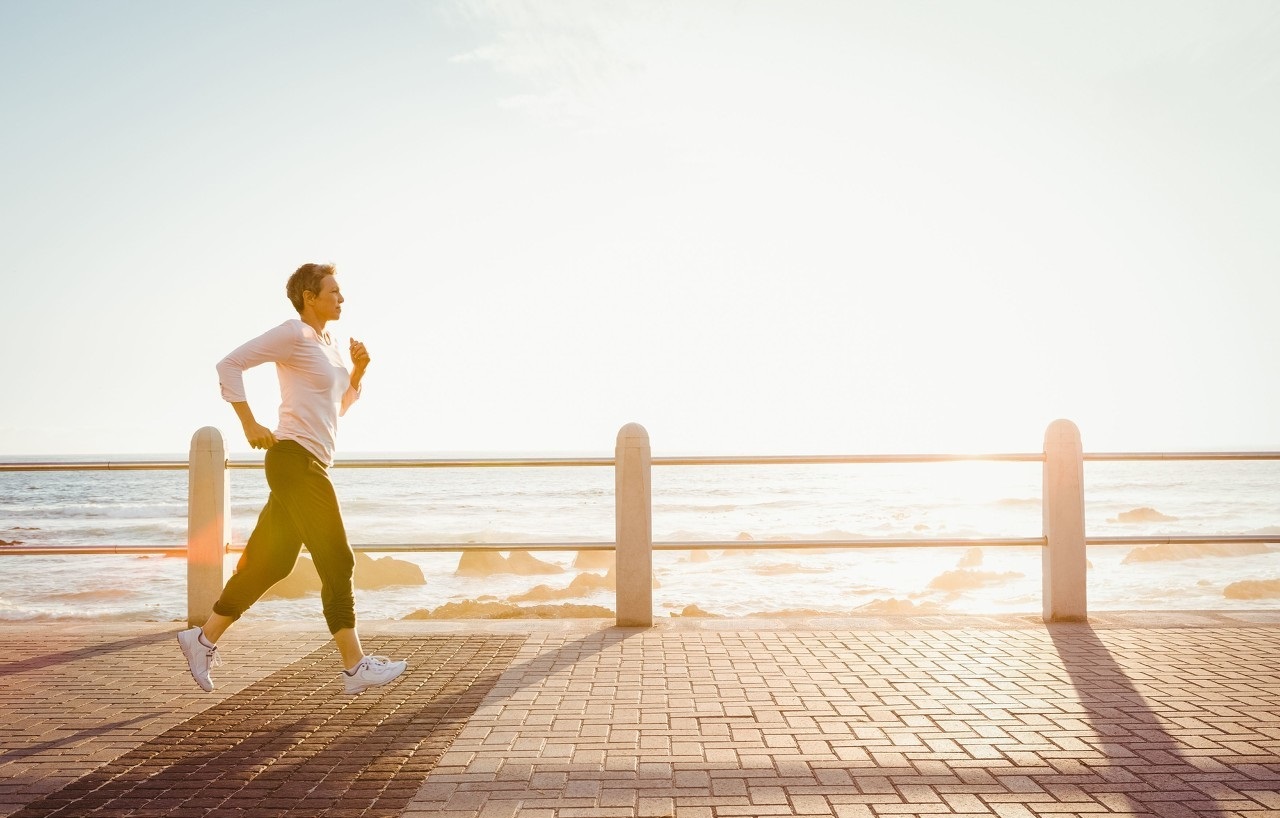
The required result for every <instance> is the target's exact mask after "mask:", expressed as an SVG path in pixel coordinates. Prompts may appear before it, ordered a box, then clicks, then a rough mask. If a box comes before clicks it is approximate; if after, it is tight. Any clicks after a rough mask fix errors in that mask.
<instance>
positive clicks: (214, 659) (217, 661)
mask: <svg viewBox="0 0 1280 818" xmlns="http://www.w3.org/2000/svg"><path fill="white" fill-rule="evenodd" d="M200 647H202V648H203V647H204V645H201V646H200ZM205 651H206V653H207V654H208V656H209V667H222V657H221V656H219V655H218V646H217V645H214V646H213V647H211V648H205Z"/></svg>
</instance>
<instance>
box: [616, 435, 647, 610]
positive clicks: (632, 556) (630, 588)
mask: <svg viewBox="0 0 1280 818" xmlns="http://www.w3.org/2000/svg"><path fill="white" fill-rule="evenodd" d="M651 466H652V463H651V455H650V451H649V433H648V432H646V431H645V429H644V427H643V426H641V425H640V424H639V423H628V424H627V425H626V426H623V427H622V429H621V430H619V432H618V447H617V449H616V450H615V453H614V498H615V503H616V507H615V512H614V513H615V519H616V524H617V559H616V565H617V568H616V569H615V579H616V580H617V588H616V592H615V593H616V595H617V596H616V599H615V603H614V604H615V607H616V613H615V616H616V617H617V619H616V622H617V625H618V627H641V628H647V627H650V626H651V625H653V499H652V495H653V483H652V479H651V475H650V472H651Z"/></svg>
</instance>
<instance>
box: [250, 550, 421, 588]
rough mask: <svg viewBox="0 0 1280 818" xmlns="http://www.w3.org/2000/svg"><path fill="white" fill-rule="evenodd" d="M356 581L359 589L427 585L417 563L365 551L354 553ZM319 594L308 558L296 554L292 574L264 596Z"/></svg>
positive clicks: (314, 572)
mask: <svg viewBox="0 0 1280 818" xmlns="http://www.w3.org/2000/svg"><path fill="white" fill-rule="evenodd" d="M355 584H356V587H357V588H359V589H361V590H366V591H372V590H377V589H378V588H393V587H396V586H400V585H426V584H427V578H426V577H425V576H423V574H422V568H420V567H419V566H418V565H417V564H416V563H412V562H409V561H407V560H400V559H396V558H395V557H382V558H380V559H376V560H375V559H374V558H373V557H370V556H369V555H368V554H365V553H362V552H359V551H357V552H356V571H355ZM318 593H320V575H319V574H317V573H316V565H315V563H314V562H312V561H311V558H310V557H306V556H303V557H299V558H298V564H297V565H295V566H294V567H293V573H291V574H289V576H287V577H285V578H284V579H282V580H280V581H279V582H277V583H276V584H275V585H272V586H271V589H270V590H269V591H267V593H266V594H264V595H263V596H264V597H266V598H272V597H276V598H283V599H298V598H300V597H304V596H307V595H308V594H318Z"/></svg>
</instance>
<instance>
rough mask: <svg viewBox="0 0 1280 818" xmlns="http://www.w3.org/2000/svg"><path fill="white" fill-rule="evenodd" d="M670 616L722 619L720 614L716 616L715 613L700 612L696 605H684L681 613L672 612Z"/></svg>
mask: <svg viewBox="0 0 1280 818" xmlns="http://www.w3.org/2000/svg"><path fill="white" fill-rule="evenodd" d="M671 615H672V616H690V617H695V616H696V617H706V618H710V619H723V618H724V617H723V616H721V615H720V614H716V613H708V612H707V611H704V610H702V609H701V608H699V607H698V606H697V605H686V606H684V610H683V611H681V612H680V613H676V612H674V611H672V612H671Z"/></svg>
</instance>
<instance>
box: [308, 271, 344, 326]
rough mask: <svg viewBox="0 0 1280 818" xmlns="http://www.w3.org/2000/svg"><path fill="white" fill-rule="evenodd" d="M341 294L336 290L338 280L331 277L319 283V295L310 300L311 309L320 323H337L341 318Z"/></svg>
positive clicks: (326, 277)
mask: <svg viewBox="0 0 1280 818" xmlns="http://www.w3.org/2000/svg"><path fill="white" fill-rule="evenodd" d="M343 300H344V299H343V297H342V292H341V291H340V290H339V289H338V280H337V279H336V278H334V277H333V276H325V277H324V281H322V282H320V293H319V294H318V295H316V297H315V298H313V299H312V300H311V302H310V303H311V309H312V310H313V311H314V312H315V316H316V318H319V319H320V320H321V321H337V320H338V319H339V318H340V317H342V302H343Z"/></svg>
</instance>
